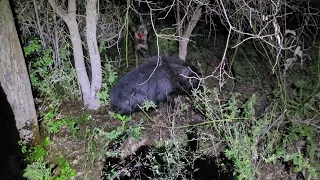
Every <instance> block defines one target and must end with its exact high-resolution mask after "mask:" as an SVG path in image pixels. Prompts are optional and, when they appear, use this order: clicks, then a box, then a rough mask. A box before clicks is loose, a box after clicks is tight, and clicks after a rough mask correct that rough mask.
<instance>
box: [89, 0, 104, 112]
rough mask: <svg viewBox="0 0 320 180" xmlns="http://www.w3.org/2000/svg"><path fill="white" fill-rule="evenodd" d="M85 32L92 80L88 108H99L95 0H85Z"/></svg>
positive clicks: (99, 79)
mask: <svg viewBox="0 0 320 180" xmlns="http://www.w3.org/2000/svg"><path fill="white" fill-rule="evenodd" d="M86 12H87V17H86V33H87V44H88V50H89V57H90V62H91V71H92V80H91V94H90V95H91V96H90V98H91V104H90V105H91V106H92V107H89V109H98V108H99V106H100V105H99V98H98V96H97V92H99V91H100V89H101V84H102V72H101V59H100V53H99V48H98V43H97V0H87V3H86Z"/></svg>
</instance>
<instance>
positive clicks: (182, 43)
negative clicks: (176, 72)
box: [177, 0, 204, 61]
mask: <svg viewBox="0 0 320 180" xmlns="http://www.w3.org/2000/svg"><path fill="white" fill-rule="evenodd" d="M202 1H204V0H201V1H200V2H199V3H198V4H197V6H196V7H195V11H193V14H192V16H191V19H190V20H189V22H184V23H188V25H187V27H186V29H185V31H184V32H181V29H179V30H178V32H179V36H181V34H182V33H183V35H182V37H180V40H179V55H178V56H179V58H180V59H182V60H184V61H185V60H186V57H187V52H188V43H189V39H190V37H191V33H192V31H193V29H194V27H195V26H196V24H197V22H198V20H199V19H200V17H201V15H202V12H201V11H202V9H201V8H202V7H201V6H202ZM179 11H180V7H179V3H177V13H178V14H177V17H178V19H177V24H180V15H179V13H180V12H179ZM185 13H190V12H185ZM178 28H179V27H178Z"/></svg>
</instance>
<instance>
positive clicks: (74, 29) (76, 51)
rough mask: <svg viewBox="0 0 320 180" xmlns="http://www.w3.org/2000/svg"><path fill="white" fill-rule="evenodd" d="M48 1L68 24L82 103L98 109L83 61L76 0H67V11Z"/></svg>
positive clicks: (50, 0) (52, 1) (51, 0)
mask: <svg viewBox="0 0 320 180" xmlns="http://www.w3.org/2000/svg"><path fill="white" fill-rule="evenodd" d="M48 1H49V3H50V5H51V7H52V9H53V10H54V11H55V12H56V13H57V14H58V15H59V16H60V17H61V18H62V19H63V21H64V22H65V23H66V24H67V26H68V29H69V33H70V39H71V44H72V49H73V56H74V64H75V67H76V73H77V77H78V81H79V84H80V87H81V92H82V96H83V101H84V105H85V106H86V107H87V108H88V109H98V108H99V103H98V102H97V99H95V98H91V89H90V81H89V78H88V74H87V70H86V67H85V63H84V57H83V49H82V42H81V37H80V33H79V28H78V23H77V19H76V10H77V8H76V1H75V0H68V11H65V10H63V9H61V8H60V7H58V6H57V4H56V2H55V0H48ZM100 71H101V70H100Z"/></svg>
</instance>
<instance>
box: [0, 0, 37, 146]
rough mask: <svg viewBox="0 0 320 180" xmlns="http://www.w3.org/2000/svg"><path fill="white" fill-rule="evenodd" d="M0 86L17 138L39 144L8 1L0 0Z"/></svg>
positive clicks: (35, 116) (33, 107) (25, 71)
mask: <svg viewBox="0 0 320 180" xmlns="http://www.w3.org/2000/svg"><path fill="white" fill-rule="evenodd" d="M0 42H1V43H0V83H1V86H2V88H3V90H4V92H5V94H6V96H7V99H8V102H9V104H10V106H11V109H12V111H13V114H14V118H15V122H16V126H17V129H18V130H19V133H20V138H21V139H22V140H23V141H24V142H25V143H28V142H30V140H31V143H32V144H36V143H38V142H39V141H40V134H39V128H38V121H37V113H36V109H35V105H34V101H33V97H32V91H31V85H30V80H29V76H28V71H27V67H26V64H25V60H24V56H23V52H22V49H21V45H20V42H19V38H18V34H17V30H16V27H15V23H14V19H13V15H12V11H11V9H10V5H9V1H8V0H1V1H0Z"/></svg>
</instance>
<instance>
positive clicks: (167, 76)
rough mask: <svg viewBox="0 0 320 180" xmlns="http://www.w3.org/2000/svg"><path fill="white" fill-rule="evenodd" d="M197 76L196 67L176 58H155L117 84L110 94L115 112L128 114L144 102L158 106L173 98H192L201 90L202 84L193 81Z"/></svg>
mask: <svg viewBox="0 0 320 180" xmlns="http://www.w3.org/2000/svg"><path fill="white" fill-rule="evenodd" d="M198 74H199V72H198V70H197V69H196V68H195V67H194V66H192V65H190V64H188V63H186V62H185V61H183V60H181V59H179V58H178V57H176V56H160V57H158V56H153V57H151V58H149V59H148V60H147V62H145V63H144V64H141V65H140V66H138V67H137V68H135V69H133V70H132V71H130V72H129V73H127V74H126V75H125V76H123V77H122V78H121V79H120V80H119V81H118V82H117V83H116V84H115V86H114V87H113V88H112V90H111V93H110V100H111V104H112V108H113V110H114V111H115V112H117V113H120V114H128V113H132V112H134V111H136V110H137V109H138V105H139V106H142V105H143V103H144V102H145V101H153V102H154V103H156V104H157V103H159V102H163V101H165V100H166V99H167V98H168V97H169V96H171V95H172V94H190V93H191V90H192V89H193V88H197V87H199V84H200V82H199V80H198V79H197V78H192V77H196V76H197V75H198ZM189 77H191V78H189Z"/></svg>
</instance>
